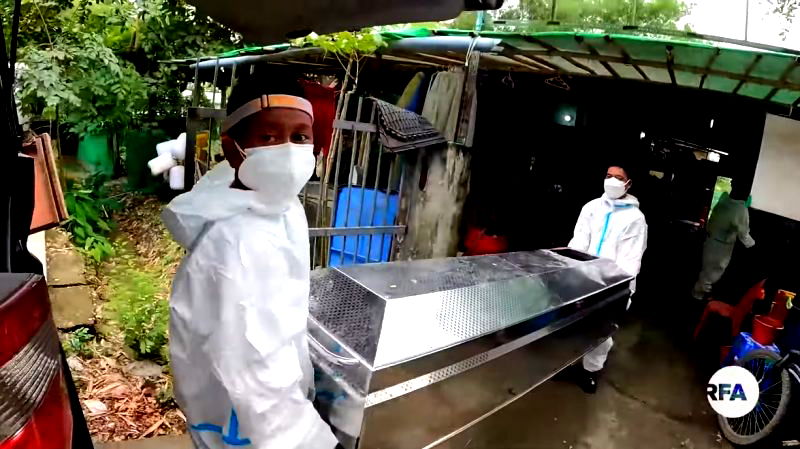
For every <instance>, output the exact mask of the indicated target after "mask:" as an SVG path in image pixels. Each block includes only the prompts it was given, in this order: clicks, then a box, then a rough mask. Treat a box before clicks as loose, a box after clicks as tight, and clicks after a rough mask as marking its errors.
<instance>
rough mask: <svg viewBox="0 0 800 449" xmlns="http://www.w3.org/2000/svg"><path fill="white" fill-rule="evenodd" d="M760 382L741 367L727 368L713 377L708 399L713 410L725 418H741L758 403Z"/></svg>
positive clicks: (708, 388) (708, 389)
mask: <svg viewBox="0 0 800 449" xmlns="http://www.w3.org/2000/svg"><path fill="white" fill-rule="evenodd" d="M758 394H759V387H758V381H757V380H756V378H755V376H753V374H752V373H750V371H747V370H746V369H744V368H742V367H741V366H726V367H724V368H721V369H720V370H719V371H717V372H716V373H714V375H713V376H711V380H709V381H708V385H707V386H706V397H707V398H708V403H709V404H711V408H713V409H714V411H715V412H717V413H718V414H720V415H722V416H724V417H725V418H741V417H742V416H744V415H746V414H748V413H750V412H751V411H753V409H754V408H755V406H756V403H757V402H758Z"/></svg>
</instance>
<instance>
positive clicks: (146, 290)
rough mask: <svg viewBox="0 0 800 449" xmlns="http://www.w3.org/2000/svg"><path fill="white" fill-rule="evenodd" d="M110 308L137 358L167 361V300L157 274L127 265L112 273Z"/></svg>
mask: <svg viewBox="0 0 800 449" xmlns="http://www.w3.org/2000/svg"><path fill="white" fill-rule="evenodd" d="M112 274H113V276H111V281H110V284H109V295H108V296H109V308H110V310H111V312H112V313H113V317H114V320H115V321H116V322H117V323H118V324H119V327H120V328H121V330H122V334H123V336H124V338H125V344H126V345H128V346H129V347H130V348H131V349H133V351H134V352H136V354H137V356H138V357H148V358H154V357H155V358H158V357H160V358H161V359H163V360H165V361H166V360H167V356H168V354H167V351H166V350H167V328H168V324H169V302H167V300H166V298H165V297H164V292H163V289H162V288H161V284H162V281H161V278H160V277H159V273H155V272H152V271H148V270H145V269H142V268H138V267H133V266H130V265H126V266H123V267H120V268H117V269H116V270H115V271H114V273H112Z"/></svg>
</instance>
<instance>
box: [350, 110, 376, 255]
mask: <svg viewBox="0 0 800 449" xmlns="http://www.w3.org/2000/svg"><path fill="white" fill-rule="evenodd" d="M376 109H378V108H376V107H375V105H374V104H373V106H372V114H371V115H370V117H369V122H370V123H374V122H375V111H376ZM363 137H364V138H363V139H362V140H363V141H364V148H366V155H365V158H364V159H365V161H364V174H363V176H364V178H363V179H362V180H361V201H359V203H358V226H360V225H361V214H362V213H363V212H364V203H365V202H366V198H364V192H365V190H366V189H365V187H366V184H367V175H368V174H369V154H370V153H371V152H372V133H371V132H369V131H367V132H366V133H364V136H363ZM376 194H377V192H373V196H374V195H376ZM367 226H372V222H369V223H368V224H367ZM370 238H371V237H370ZM359 243H361V238H360V236H356V252H355V254H356V259H357V258H358V247H359ZM364 261H365V262H366V263H369V253H367V257H366V258H365V259H364ZM356 263H358V261H357V260H356Z"/></svg>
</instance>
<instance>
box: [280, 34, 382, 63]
mask: <svg viewBox="0 0 800 449" xmlns="http://www.w3.org/2000/svg"><path fill="white" fill-rule="evenodd" d="M294 45H295V46H298V47H305V46H313V47H319V48H321V49H323V50H325V51H327V52H330V53H334V54H336V55H339V56H346V57H352V56H356V55H369V54H372V53H375V52H376V51H378V49H380V48H381V47H385V46H386V42H384V41H383V39H382V38H381V35H380V34H379V33H378V32H376V31H374V30H372V29H370V28H365V29H363V30H361V31H342V32H340V33H331V34H323V35H321V36H320V35H318V34H316V33H311V34H309V35H308V36H306V37H304V38H301V39H297V40H295V42H294Z"/></svg>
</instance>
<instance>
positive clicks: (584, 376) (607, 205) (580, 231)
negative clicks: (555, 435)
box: [569, 165, 647, 393]
mask: <svg viewBox="0 0 800 449" xmlns="http://www.w3.org/2000/svg"><path fill="white" fill-rule="evenodd" d="M631 183H632V181H631V179H630V177H629V172H628V171H626V170H625V168H623V167H621V166H616V165H615V166H611V167H608V170H607V172H606V180H605V182H604V185H603V188H604V191H605V193H604V194H603V196H601V197H600V198H597V199H595V200H592V201H590V202H588V203H587V204H586V205H585V206H584V207H583V209H582V210H581V214H580V216H579V217H578V223H577V224H576V225H575V233H574V236H573V237H572V240H571V241H570V242H569V247H570V248H573V249H577V250H580V251H583V252H585V253H589V254H592V255H595V256H597V257H602V258H606V259H611V260H613V261H614V262H615V263H616V264H617V266H619V267H620V268H622V269H623V270H625V272H627V273H628V274H630V275H632V276H636V275H638V274H639V269H640V268H641V266H642V255H644V251H645V249H646V248H647V222H646V221H645V219H644V214H642V211H640V210H639V200H637V199H636V197H634V196H633V195H630V194H629V193H628V190H629V189H630V187H631ZM635 290H636V281H635V280H634V281H633V282H632V283H631V294H633V293H634V291H635ZM628 305H630V300H629V301H628ZM613 345H614V341H613V340H612V339H611V338H609V339H608V340H606V341H604V342H603V343H601V344H600V345H599V346H598V347H597V348H595V349H593V350H592V351H590V352H589V353H588V354H586V356H584V358H583V366H582V369H580V368H578V369H577V370H576V374H577V375H578V379H577V380H578V383H579V385H580V386H581V388H583V390H584V391H586V392H587V393H594V392H595V391H597V374H598V373H599V371H600V370H602V369H603V366H604V365H605V363H606V359H607V358H608V353H609V352H610V351H611V347H612V346H613Z"/></svg>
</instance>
